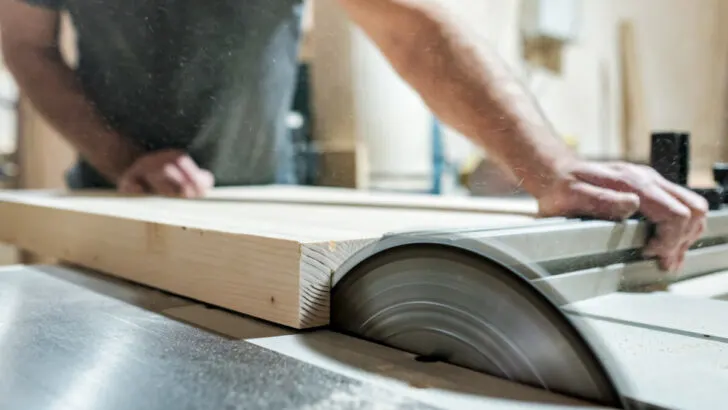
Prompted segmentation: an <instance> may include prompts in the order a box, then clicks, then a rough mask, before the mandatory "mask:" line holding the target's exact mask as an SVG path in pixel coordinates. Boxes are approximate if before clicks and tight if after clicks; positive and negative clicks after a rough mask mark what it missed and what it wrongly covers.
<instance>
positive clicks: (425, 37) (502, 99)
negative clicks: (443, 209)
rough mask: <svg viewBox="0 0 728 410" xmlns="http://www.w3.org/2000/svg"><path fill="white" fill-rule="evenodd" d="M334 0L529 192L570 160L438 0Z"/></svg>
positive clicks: (518, 89)
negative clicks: (439, 6)
mask: <svg viewBox="0 0 728 410" xmlns="http://www.w3.org/2000/svg"><path fill="white" fill-rule="evenodd" d="M339 2H340V3H341V4H342V5H343V6H344V7H345V8H346V9H347V11H348V12H349V15H350V16H351V17H352V19H353V20H354V21H355V22H356V23H357V24H359V26H360V27H362V29H363V30H364V31H365V32H367V34H368V35H369V36H370V38H371V39H372V40H373V41H374V42H375V43H376V44H377V45H378V46H379V47H380V49H381V50H382V52H383V54H384V55H385V56H386V57H387V58H388V60H389V61H390V63H391V64H392V66H393V67H394V68H395V70H396V71H397V72H398V73H399V74H400V75H401V76H402V78H403V79H404V80H405V81H407V82H408V83H409V84H410V85H411V86H412V87H413V88H414V89H415V90H417V91H418V93H419V94H420V96H421V97H422V98H423V100H424V101H425V103H426V104H427V105H428V106H429V107H430V109H432V110H433V112H434V113H435V114H436V115H437V116H438V117H439V118H440V119H441V120H442V121H443V122H445V123H446V124H448V125H450V126H451V127H453V128H455V129H457V130H458V131H459V132H461V133H462V134H463V135H465V136H467V137H469V138H471V139H472V140H473V141H475V142H476V143H478V144H479V145H481V146H483V147H484V148H486V149H487V150H488V152H489V153H490V154H492V155H494V156H495V157H496V159H497V160H499V161H501V162H503V163H505V165H507V167H508V168H509V169H510V170H511V171H512V172H513V173H514V174H515V175H516V177H518V178H519V179H521V180H522V181H523V185H524V188H526V189H527V190H528V191H529V192H530V193H532V194H533V195H536V196H540V195H541V193H542V192H543V191H544V190H545V189H548V186H549V185H550V182H551V181H552V180H553V179H554V178H556V177H558V176H559V174H560V173H561V168H562V165H565V164H568V163H569V161H572V160H573V159H574V158H575V155H574V153H573V152H571V150H570V149H569V148H568V147H567V146H566V145H565V144H564V143H563V141H561V140H560V139H558V138H556V136H555V135H554V132H553V130H552V128H551V126H550V124H549V123H548V121H547V120H546V119H545V118H544V116H543V115H542V114H541V112H540V110H539V108H538V105H537V104H536V103H535V102H534V100H533V99H532V98H531V96H530V95H529V94H528V93H527V92H526V90H525V88H524V87H522V86H521V84H520V83H519V81H518V80H517V79H516V78H515V77H514V76H513V75H512V74H511V73H510V72H509V70H508V69H507V67H506V66H505V64H504V63H503V62H502V61H501V60H500V59H499V58H498V56H497V55H496V54H495V53H494V52H493V51H492V50H491V49H490V47H489V46H488V44H487V43H486V41H485V40H483V39H481V38H478V37H477V36H475V35H474V34H473V33H470V32H468V30H467V29H466V28H464V27H463V24H461V23H459V22H457V21H456V20H455V19H454V18H452V17H451V16H449V15H448V13H446V12H444V10H440V9H438V8H437V7H438V5H437V3H438V2H436V1H424V0H339ZM440 3H441V2H440ZM533 170H537V172H534V171H533Z"/></svg>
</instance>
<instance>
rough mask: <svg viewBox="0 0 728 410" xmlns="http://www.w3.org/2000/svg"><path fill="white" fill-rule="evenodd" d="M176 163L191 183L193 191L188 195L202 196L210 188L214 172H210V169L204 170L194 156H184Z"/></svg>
mask: <svg viewBox="0 0 728 410" xmlns="http://www.w3.org/2000/svg"><path fill="white" fill-rule="evenodd" d="M176 165H177V166H178V167H179V169H180V171H181V172H182V173H183V175H184V178H185V180H186V182H187V184H189V189H190V191H191V192H188V195H187V196H201V195H203V194H204V193H205V191H206V190H207V189H208V188H210V186H209V178H210V177H211V176H212V174H209V172H208V171H204V172H203V170H201V169H200V168H199V167H198V166H197V164H196V163H195V161H193V160H192V158H190V157H188V156H182V157H180V158H178V160H177V161H176ZM205 172H207V173H208V174H209V175H206V174H205Z"/></svg>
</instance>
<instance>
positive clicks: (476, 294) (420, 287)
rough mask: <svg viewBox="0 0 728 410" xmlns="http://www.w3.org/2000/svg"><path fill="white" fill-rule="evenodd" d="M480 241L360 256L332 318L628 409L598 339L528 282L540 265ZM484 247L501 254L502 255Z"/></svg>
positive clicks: (398, 344)
mask: <svg viewBox="0 0 728 410" xmlns="http://www.w3.org/2000/svg"><path fill="white" fill-rule="evenodd" d="M478 246H479V252H477V253H474V252H470V251H467V250H464V249H462V248H460V247H456V246H447V245H442V244H436V243H415V244H407V245H400V246H393V247H389V248H387V247H386V246H385V247H383V248H382V247H380V248H379V250H378V251H376V252H371V251H369V252H368V255H367V256H366V257H363V256H361V255H359V257H358V258H355V263H352V265H351V266H349V267H346V268H345V271H344V272H342V273H339V275H338V276H336V277H335V283H334V287H333V289H332V294H331V298H332V299H331V305H332V309H331V325H332V326H333V327H334V328H335V329H338V330H341V331H343V332H346V333H351V334H354V335H356V336H358V337H361V338H364V339H367V340H370V341H374V342H378V343H381V344H384V345H388V346H391V347H395V348H398V349H401V350H404V351H407V352H410V353H413V354H417V355H422V356H426V357H431V358H435V359H437V360H439V361H444V362H448V363H451V364H454V365H458V366H462V367H466V368H469V369H472V370H476V371H480V372H483V373H486V374H490V375H493V376H497V377H501V378H505V379H508V380H512V381H516V382H519V383H523V384H527V385H532V386H536V387H540V388H544V389H546V390H550V391H554V392H559V393H563V394H568V395H570V396H574V397H580V398H583V399H587V400H590V401H593V402H595V403H599V404H603V405H607V406H610V407H615V408H623V407H624V404H623V401H622V397H621V396H620V394H619V392H618V389H617V388H616V387H615V384H614V381H613V379H612V377H611V374H610V373H609V372H608V371H607V368H606V367H605V366H604V363H603V361H601V360H600V358H599V357H598V356H597V355H596V354H595V351H594V350H593V349H592V347H593V345H592V344H590V343H589V342H588V341H587V340H586V339H585V337H584V334H583V332H582V331H580V330H579V329H578V328H577V327H576V325H575V324H574V323H573V322H572V321H570V320H569V319H568V317H567V316H566V314H564V313H563V312H562V311H561V309H559V308H558V306H557V304H556V303H554V301H553V300H551V299H549V298H548V297H546V296H545V295H544V294H543V293H542V292H541V291H539V290H538V289H537V288H536V287H535V286H533V285H532V284H531V283H529V279H531V280H532V279H534V278H537V277H540V276H541V273H540V272H539V271H538V270H534V269H529V268H528V267H526V266H524V265H522V264H520V263H518V261H516V260H515V258H513V257H512V256H510V254H508V253H504V252H503V251H501V250H498V249H490V250H489V251H488V252H484V249H483V248H484V247H485V246H486V245H485V244H483V243H479V244H478ZM483 254H488V255H489V256H490V255H498V257H497V258H495V259H497V260H498V261H499V262H495V261H494V260H493V259H492V258H489V257H484V256H483ZM504 261H507V262H506V263H504ZM516 264H518V265H519V267H518V268H515V265H516Z"/></svg>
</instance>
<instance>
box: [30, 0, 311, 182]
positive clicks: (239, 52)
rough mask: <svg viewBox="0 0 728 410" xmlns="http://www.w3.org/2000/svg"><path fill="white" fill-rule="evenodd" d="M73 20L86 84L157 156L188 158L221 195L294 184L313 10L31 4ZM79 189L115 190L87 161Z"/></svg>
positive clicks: (147, 2)
mask: <svg viewBox="0 0 728 410" xmlns="http://www.w3.org/2000/svg"><path fill="white" fill-rule="evenodd" d="M25 1H26V2H28V3H30V4H35V5H38V6H42V7H50V8H54V9H64V10H67V11H68V12H69V13H70V15H71V17H72V20H73V24H74V27H75V29H76V32H77V39H78V40H77V41H78V50H79V65H78V68H77V75H78V77H79V79H80V81H81V83H82V84H83V87H84V89H85V91H86V93H87V95H88V97H89V98H90V99H91V100H92V101H93V103H94V104H95V106H96V107H97V109H98V111H99V113H101V114H102V115H103V116H104V117H105V118H106V119H107V121H108V122H109V123H110V124H111V125H112V126H113V127H115V128H116V129H117V130H119V131H120V132H121V133H123V134H124V135H126V136H128V137H129V138H133V139H134V140H136V141H137V142H138V143H141V144H143V146H145V147H146V148H147V149H149V150H155V149H162V148H180V149H186V150H187V151H188V152H189V153H190V155H191V156H192V158H193V159H195V161H197V163H198V164H199V165H200V166H201V167H203V168H206V169H209V170H211V171H212V172H213V173H214V174H215V177H216V183H217V184H218V185H250V184H267V183H273V182H293V181H292V178H293V172H292V169H291V168H292V164H293V154H292V148H291V145H290V144H289V143H288V142H287V131H286V125H285V118H286V115H287V113H288V111H289V109H290V107H291V101H292V96H293V91H294V86H295V75H296V69H297V59H296V57H297V51H298V44H299V37H300V17H301V15H300V14H301V11H302V7H303V5H302V3H303V1H304V0H215V1H211V2H204V1H199V0H143V1H135V0H94V1H87V0H25ZM68 179H69V185H70V186H72V187H74V188H81V187H111V185H110V184H109V183H108V182H107V181H104V179H103V178H102V177H101V176H100V175H99V174H98V173H97V172H95V171H94V170H93V169H92V168H91V167H90V166H89V165H88V163H86V162H85V161H83V159H82V158H81V159H80V160H79V163H78V165H77V166H76V167H74V169H73V170H72V171H71V172H69V174H68Z"/></svg>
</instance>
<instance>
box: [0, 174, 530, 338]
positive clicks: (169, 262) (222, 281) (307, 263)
mask: <svg viewBox="0 0 728 410" xmlns="http://www.w3.org/2000/svg"><path fill="white" fill-rule="evenodd" d="M298 189H299V190H304V191H297V190H291V189H289V190H286V189H280V190H278V188H263V187H261V188H249V189H242V188H239V189H227V190H226V189H221V190H217V191H215V192H213V193H212V194H211V195H210V197H208V198H204V199H201V200H183V199H172V198H158V197H122V196H119V195H117V194H112V193H106V192H88V193H70V192H62V191H23V192H20V191H0V242H6V243H10V244H13V245H16V246H18V247H20V248H23V249H27V250H29V251H32V252H36V253H40V254H43V255H47V256H50V257H56V258H60V259H62V260H65V261H69V262H72V263H75V264H78V265H81V266H84V267H87V268H91V269H95V270H98V271H101V272H105V273H108V274H111V275H115V276H118V277H122V278H125V279H127V280H131V281H134V282H137V283H141V284H145V285H148V286H151V287H154V288H158V289H162V290H165V291H168V292H171V293H174V294H178V295H181V296H185V297H188V298H192V299H196V300H199V301H202V302H205V303H208V304H211V305H216V306H219V307H223V308H226V309H230V310H233V311H236V312H240V313H244V314H248V315H251V316H254V317H258V318H261V319H265V320H269V321H272V322H275V323H279V324H282V325H286V326H290V327H293V328H299V329H300V328H310V327H316V326H322V325H326V324H327V323H328V317H329V281H330V276H331V274H332V272H333V271H334V270H335V269H337V268H338V267H339V266H340V265H341V263H343V261H345V260H346V259H347V258H348V257H349V256H351V255H352V254H353V253H354V252H356V251H357V250H359V249H361V248H362V247H364V246H365V245H367V244H369V243H371V242H372V241H375V240H377V239H378V238H380V237H381V236H382V235H384V234H386V233H389V232H393V231H408V230H422V229H442V228H461V227H468V228H473V227H478V228H481V227H482V228H486V227H495V226H508V225H516V224H526V223H529V222H530V221H532V220H533V217H530V216H524V215H506V214H494V213H488V212H487V210H486V209H488V207H489V206H486V205H487V204H486V203H485V202H483V203H482V206H483V210H480V211H464V210H462V209H461V208H459V207H455V206H451V207H450V208H448V207H447V206H443V207H438V206H437V204H438V201H442V199H438V198H432V197H427V196H422V197H421V198H419V201H420V206H419V208H417V209H408V208H407V207H405V206H404V205H405V204H404V203H400V202H397V201H393V199H396V198H398V197H397V196H396V195H394V196H388V195H381V196H380V195H377V194H374V193H370V194H364V193H356V192H351V194H352V197H351V198H353V199H347V198H346V197H345V196H341V197H340V198H339V203H338V204H336V203H335V204H328V205H326V204H322V203H319V202H322V198H325V195H323V192H326V191H321V190H316V189H312V190H310V192H309V196H308V197H307V196H305V195H304V193H305V188H298ZM331 192H332V195H331V198H332V199H334V202H336V201H335V198H337V197H336V195H343V194H344V193H345V192H344V191H343V190H335V191H331ZM263 194H265V195H263ZM266 195H268V197H269V198H270V199H271V200H270V201H267V200H266V199H265V196H266ZM317 195H318V196H317ZM357 195H359V198H362V199H360V201H362V202H363V203H362V202H357V198H358V197H357ZM246 198H248V199H246ZM286 198H289V200H291V202H286ZM308 198H313V200H308ZM365 199H366V200H368V201H370V202H371V203H374V204H380V205H378V206H366V201H364V200H365ZM414 199H415V198H407V200H409V201H412V200H414ZM307 201H308V202H307ZM388 201H389V202H388ZM514 201H516V203H514V204H510V206H512V207H513V208H516V204H518V203H520V204H523V201H522V200H514ZM390 202H392V203H394V206H392V207H388V206H386V204H387V203H390ZM405 202H406V201H405ZM496 203H497V202H496ZM465 204H466V205H465V206H466V207H467V206H469V205H467V201H466V202H465ZM497 204H498V206H506V207H507V206H509V202H508V201H504V202H501V203H497ZM490 207H491V208H494V207H495V208H497V207H496V206H495V205H492V206H490Z"/></svg>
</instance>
